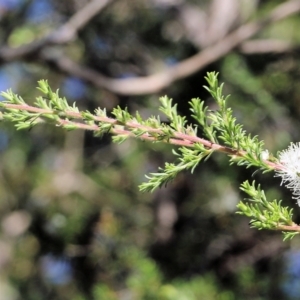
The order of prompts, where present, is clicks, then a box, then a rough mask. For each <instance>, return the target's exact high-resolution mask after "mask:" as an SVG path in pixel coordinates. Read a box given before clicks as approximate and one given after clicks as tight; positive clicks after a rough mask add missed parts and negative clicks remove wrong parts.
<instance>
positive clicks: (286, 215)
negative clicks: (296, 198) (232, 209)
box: [237, 181, 300, 240]
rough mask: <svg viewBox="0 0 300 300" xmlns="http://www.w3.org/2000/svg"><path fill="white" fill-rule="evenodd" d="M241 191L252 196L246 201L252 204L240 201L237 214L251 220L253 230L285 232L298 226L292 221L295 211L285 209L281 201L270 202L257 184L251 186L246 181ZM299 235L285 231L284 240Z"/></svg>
mask: <svg viewBox="0 0 300 300" xmlns="http://www.w3.org/2000/svg"><path fill="white" fill-rule="evenodd" d="M241 190H242V191H244V192H245V193H246V194H248V195H249V196H250V199H246V200H248V201H250V203H244V202H242V201H240V202H239V204H238V205H237V207H238V209H239V211H238V212H237V213H239V214H242V215H245V216H247V217H249V218H251V220H250V224H251V226H252V227H253V228H257V229H259V230H261V229H271V230H284V228H286V229H289V228H291V229H292V227H293V226H294V225H296V224H294V222H293V221H292V217H293V209H289V208H287V207H283V206H282V204H281V202H282V201H281V200H280V201H277V200H273V201H268V200H267V198H266V195H265V193H264V191H263V190H261V188H260V185H258V186H257V187H256V186H255V182H253V183H252V185H251V184H250V183H249V182H248V181H245V182H244V183H243V184H242V185H241ZM285 226H286V227H285ZM299 233H300V231H299V232H292V233H289V232H286V231H283V234H284V239H285V240H286V239H291V238H293V237H294V236H295V235H297V234H299Z"/></svg>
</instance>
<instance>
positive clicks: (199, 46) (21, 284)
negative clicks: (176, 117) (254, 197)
mask: <svg viewBox="0 0 300 300" xmlns="http://www.w3.org/2000/svg"><path fill="white" fill-rule="evenodd" d="M299 12H300V1H297V0H293V1H280V0H261V1H259V0H198V1H195V0H187V1H184V0H115V1H112V0H105V1H104V0H68V1H58V0H0V62H1V64H0V90H1V91H5V90H7V89H9V88H11V89H12V90H13V91H14V92H16V93H18V94H20V95H21V96H22V97H23V98H24V99H25V100H26V101H27V102H28V103H33V102H34V99H35V97H36V96H37V95H39V92H38V91H37V90H36V88H35V87H36V85H37V83H36V82H37V81H38V80H39V79H47V80H48V81H49V83H50V85H51V87H52V88H53V90H56V89H59V90H60V93H61V95H62V96H65V97H66V98H67V99H68V101H69V102H70V103H72V102H76V105H78V106H79V107H80V109H82V110H87V109H88V110H91V111H93V110H94V109H95V108H97V107H102V108H104V107H105V108H106V109H107V111H108V112H110V111H111V110H112V108H113V107H116V106H117V105H120V106H121V107H128V109H129V111H130V112H133V113H134V112H135V111H139V112H140V114H141V115H142V116H144V117H148V116H151V115H157V114H158V113H159V112H158V107H159V101H158V98H159V97H160V96H161V95H165V94H167V95H168V96H169V97H172V98H173V99H174V100H173V101H174V103H177V104H178V109H179V111H180V113H181V114H183V115H187V116H188V115H189V106H188V101H189V100H190V99H191V98H193V97H200V98H201V99H202V100H204V101H205V102H206V104H207V105H208V106H209V107H210V108H211V109H215V104H214V103H213V101H212V99H210V97H209V95H208V93H207V92H206V91H205V90H204V89H203V87H202V86H203V85H204V84H205V80H204V76H205V74H206V72H207V71H217V72H219V73H220V75H219V78H220V81H221V82H224V83H225V87H224V92H225V94H231V97H230V100H229V105H230V106H231V107H232V108H233V110H234V115H235V116H236V118H237V120H238V121H239V122H241V123H243V124H244V126H245V129H246V130H247V131H248V132H249V133H251V134H253V135H258V136H259V138H260V139H262V140H264V141H265V145H266V148H267V149H269V151H270V152H273V153H274V154H276V152H277V151H279V150H282V149H285V148H287V147H288V145H289V143H290V142H297V141H299V140H300V130H299V128H300V127H299V125H300V124H299V119H300V118H299V117H300V84H299V80H300V52H299V49H300V31H299V28H300V15H299ZM189 120H190V121H192V120H191V119H189ZM171 150H172V147H171V146H169V145H164V144H151V143H145V142H140V141H136V140H129V141H126V142H125V143H123V144H121V145H116V144H113V143H112V142H111V138H110V136H105V137H104V138H102V139H99V138H94V137H93V136H92V134H91V133H89V132H82V131H73V132H65V131H64V130H62V129H61V128H58V127H51V126H50V125H41V126H38V127H35V128H33V129H31V130H29V131H28V130H26V131H16V130H15V128H14V127H13V125H12V124H8V123H5V122H2V123H1V127H0V299H1V300H2V299H3V300H4V299H5V300H19V299H20V300H21V299H22V300H40V299H45V300H46V299H57V300H60V299H69V300H71V299H72V300H85V299H87V300H89V299H95V300H96V299H104V300H140V299H142V300H152V299H153V300H156V299H158V300H160V299H162V300H198V299H205V300H212V299H220V300H233V299H244V300H247V299H251V300H262V299H272V300H276V299H280V300H281V299H290V300H293V299H299V298H300V248H299V247H300V240H299V238H298V237H296V238H295V239H294V240H293V241H291V242H282V236H281V234H280V233H279V232H268V231H256V230H254V229H250V228H249V224H248V223H249V220H248V219H247V218H246V217H243V216H239V215H237V214H235V212H236V204H237V202H238V201H239V200H240V199H243V198H244V197H245V195H243V193H241V192H240V191H239V185H240V183H242V182H243V181H244V180H246V179H250V180H251V179H253V180H256V181H258V182H260V183H261V184H262V188H264V189H265V191H266V194H267V196H268V197H269V199H270V200H272V199H274V198H276V199H283V204H284V205H286V206H289V207H293V208H294V218H295V222H297V221H298V222H300V218H299V207H298V206H297V205H296V204H295V203H294V202H295V201H294V200H292V199H291V194H290V193H289V191H288V190H286V189H285V188H284V187H281V186H280V179H279V178H274V177H273V174H271V173H269V174H265V175H262V174H260V173H259V172H255V169H247V170H245V169H243V168H242V167H237V166H229V163H228V158H227V157H226V156H225V155H222V154H217V153H216V154H215V155H213V156H212V158H211V159H210V160H209V161H207V162H205V163H202V164H201V165H200V166H199V167H198V168H197V170H196V171H195V173H194V174H193V175H191V174H189V173H182V174H180V175H179V176H178V177H177V178H176V180H174V182H172V183H170V184H168V186H166V187H164V188H161V189H159V190H157V191H155V192H154V193H152V194H143V193H141V192H139V190H138V185H139V184H141V183H142V182H143V181H144V180H146V178H145V177H144V175H145V174H147V173H149V172H153V171H154V172H155V171H156V170H157V169H158V167H159V166H163V165H164V162H166V161H170V162H172V161H174V160H175V157H174V155H173V154H172V152H171Z"/></svg>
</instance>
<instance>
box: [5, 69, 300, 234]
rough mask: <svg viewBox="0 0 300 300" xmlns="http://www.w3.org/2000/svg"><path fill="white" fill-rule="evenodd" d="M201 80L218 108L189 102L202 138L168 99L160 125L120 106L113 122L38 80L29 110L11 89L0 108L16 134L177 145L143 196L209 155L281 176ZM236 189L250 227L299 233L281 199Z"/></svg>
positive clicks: (214, 83) (219, 88)
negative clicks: (46, 125)
mask: <svg viewBox="0 0 300 300" xmlns="http://www.w3.org/2000/svg"><path fill="white" fill-rule="evenodd" d="M206 81H207V84H208V86H205V89H206V90H207V91H208V92H209V93H210V95H211V96H212V98H213V99H214V100H215V102H216V103H217V105H218V109H217V110H214V111H210V110H209V109H208V108H207V107H206V106H205V105H204V102H203V101H201V100H200V99H196V98H195V99H192V100H191V102H190V103H189V104H190V110H191V112H192V118H193V119H194V120H195V121H197V123H198V126H200V127H201V130H202V132H203V133H204V138H200V137H198V135H197V130H198V128H197V126H195V125H188V124H187V120H186V117H182V116H180V115H179V114H178V111H177V104H175V105H173V104H172V99H169V98H168V97H167V96H164V97H161V98H160V103H161V106H160V108H159V110H160V111H161V112H162V113H164V114H165V115H166V116H167V118H168V120H169V123H162V122H161V121H160V118H159V117H154V116H152V117H150V118H148V119H145V120H144V119H143V118H142V117H141V116H140V114H139V113H138V112H137V113H136V114H135V115H132V114H131V113H130V112H129V111H128V109H127V108H126V109H122V108H120V107H117V108H115V109H114V110H113V111H112V115H113V116H114V118H111V117H109V116H107V114H106V110H105V109H100V108H98V109H96V110H95V112H94V113H90V112H88V111H85V112H80V111H79V109H78V108H77V107H76V105H75V104H73V105H72V106H70V105H69V104H68V103H67V100H66V99H65V98H61V97H60V96H59V93H58V91H56V92H55V93H54V92H53V91H52V90H51V88H50V87H49V84H48V82H47V81H44V80H41V81H39V82H38V84H39V87H38V89H39V90H40V91H41V92H42V93H43V94H44V96H43V97H38V98H37V100H36V102H35V103H34V106H29V105H27V104H26V103H25V101H24V100H23V99H22V98H21V97H20V96H18V95H16V94H14V93H13V92H12V91H11V90H10V91H8V92H3V93H2V96H3V97H4V98H5V99H6V100H5V101H3V102H2V103H0V105H1V106H2V108H3V109H4V112H3V113H2V116H3V119H4V120H8V121H10V122H14V123H15V126H16V128H17V129H18V130H19V129H26V128H30V127H32V126H34V125H36V124H38V123H41V122H49V121H50V122H51V123H54V124H56V125H58V126H61V127H63V128H64V129H67V130H74V129H84V130H91V131H93V132H94V135H95V136H102V135H103V134H105V133H110V134H112V135H113V141H114V142H116V143H122V142H124V141H125V140H127V139H128V138H129V137H135V138H138V139H141V140H148V141H152V142H164V143H168V144H171V145H176V146H180V147H179V149H178V150H175V149H173V150H172V152H173V154H174V155H175V156H176V158H177V159H176V161H175V162H174V163H169V162H166V163H165V166H164V167H163V168H159V171H158V172H156V173H151V174H150V175H147V176H146V178H147V179H148V182H146V183H143V184H141V185H140V190H141V191H143V192H148V191H154V190H155V189H157V188H158V187H161V186H163V185H166V184H167V183H168V182H170V181H171V180H173V179H174V178H175V177H176V176H177V175H178V173H179V172H181V171H186V170H190V171H191V172H192V173H193V171H194V170H195V168H196V167H197V166H198V165H199V163H200V162H201V161H202V160H204V159H208V158H209V157H210V156H211V155H212V154H213V153H214V152H223V153H226V154H227V155H228V156H229V157H230V163H231V164H233V163H237V165H239V166H245V167H246V168H249V167H256V168H258V169H260V170H261V171H263V172H269V171H272V170H280V173H283V174H285V167H284V166H283V165H281V164H280V163H279V162H278V160H277V159H276V158H274V157H273V156H272V155H271V156H270V155H269V153H268V151H267V150H265V149H264V147H263V146H264V143H263V141H260V140H259V139H258V137H257V136H254V137H252V136H251V135H250V134H248V133H246V131H245V130H244V129H243V126H242V125H241V124H238V123H237V120H236V118H235V117H234V116H233V111H232V109H231V108H229V107H228V106H227V102H228V98H229V97H228V96H227V97H225V96H224V95H223V84H221V85H219V83H218V74H217V73H214V72H212V73H208V74H207V77H206ZM294 148H295V147H294ZM294 148H293V149H294ZM294 150H295V149H294ZM295 151H296V150H295ZM287 155H288V154H287ZM270 157H271V158H270ZM283 176H285V175H283ZM296 177H297V176H296ZM289 178H290V177H289ZM294 185H295V184H293V187H294ZM288 187H289V186H288ZM241 189H242V190H243V191H244V192H246V193H247V194H248V195H249V196H250V197H251V200H250V203H247V202H246V203H244V202H240V203H239V204H238V206H237V207H238V209H239V211H238V213H239V214H243V215H246V216H247V217H250V218H251V221H250V223H251V226H252V227H255V228H257V229H269V230H281V231H283V233H284V236H285V239H290V238H292V237H293V236H294V235H296V234H298V232H300V229H299V228H298V226H297V225H296V224H294V223H293V221H292V210H290V209H288V208H285V207H283V206H282V205H281V201H277V200H273V201H268V200H267V199H266V197H265V194H264V191H262V190H261V189H260V186H258V187H257V188H256V187H255V184H254V183H253V184H252V185H250V184H249V183H248V181H246V182H244V183H243V184H242V186H241ZM296 193H297V191H296Z"/></svg>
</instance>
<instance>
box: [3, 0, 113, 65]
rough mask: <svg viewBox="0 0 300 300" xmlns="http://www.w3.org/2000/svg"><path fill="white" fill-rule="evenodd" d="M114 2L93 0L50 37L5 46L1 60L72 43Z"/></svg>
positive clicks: (15, 58) (25, 55) (14, 58)
mask: <svg viewBox="0 0 300 300" xmlns="http://www.w3.org/2000/svg"><path fill="white" fill-rule="evenodd" d="M111 1H112V0H93V1H91V2H89V3H88V4H87V5H86V6H84V7H83V8H82V9H81V10H79V11H78V12H77V13H76V14H74V15H73V16H72V17H71V18H70V19H69V21H68V22H66V23H65V24H63V25H62V26H60V27H59V28H58V29H56V30H54V31H53V32H52V33H50V34H49V35H47V36H45V37H43V38H41V39H39V40H35V41H33V42H32V43H29V44H26V45H23V46H20V47H18V48H11V47H8V46H3V47H2V48H0V59H1V60H2V61H5V62H7V61H13V60H18V59H22V58H26V57H29V56H32V55H33V54H36V53H37V52H38V51H40V50H41V49H42V48H45V47H46V46H48V45H53V44H56V45H57V44H65V43H67V42H69V41H71V40H72V39H73V38H74V37H75V36H76V34H77V32H78V31H79V30H80V29H82V28H83V27H84V26H85V25H86V24H87V23H88V22H89V21H90V20H91V19H92V18H93V17H95V16H96V15H97V14H98V13H99V12H100V11H101V10H102V9H103V8H104V7H105V6H106V5H107V4H109V3H110V2H111Z"/></svg>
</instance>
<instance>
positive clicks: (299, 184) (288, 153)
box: [275, 143, 300, 206]
mask: <svg viewBox="0 0 300 300" xmlns="http://www.w3.org/2000/svg"><path fill="white" fill-rule="evenodd" d="M278 159H279V162H280V163H281V164H282V165H283V167H284V168H283V169H281V170H277V171H276V174H275V176H278V177H281V178H282V181H281V184H285V185H286V187H287V188H289V189H291V190H292V191H293V195H294V197H293V198H294V199H296V200H297V202H298V205H299V206H300V143H296V144H293V143H291V145H290V146H289V147H288V149H286V150H283V151H281V152H279V155H278Z"/></svg>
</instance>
